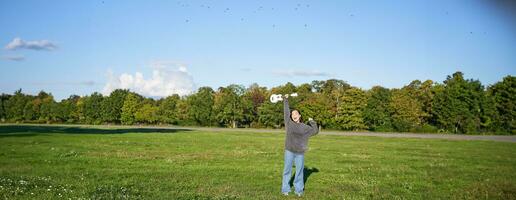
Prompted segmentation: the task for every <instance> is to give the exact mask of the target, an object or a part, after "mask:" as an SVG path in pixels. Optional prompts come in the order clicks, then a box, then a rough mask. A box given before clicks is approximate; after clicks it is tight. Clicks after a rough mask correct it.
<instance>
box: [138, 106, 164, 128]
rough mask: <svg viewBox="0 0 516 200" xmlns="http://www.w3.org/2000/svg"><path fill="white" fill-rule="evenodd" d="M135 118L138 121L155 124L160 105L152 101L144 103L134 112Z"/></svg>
mask: <svg viewBox="0 0 516 200" xmlns="http://www.w3.org/2000/svg"><path fill="white" fill-rule="evenodd" d="M134 119H135V120H136V122H138V123H146V124H155V123H156V122H157V121H158V107H156V106H154V105H153V104H152V103H143V105H142V106H140V107H139V108H138V109H137V111H136V113H134Z"/></svg>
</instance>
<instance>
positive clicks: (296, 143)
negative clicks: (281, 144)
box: [281, 94, 319, 196]
mask: <svg viewBox="0 0 516 200" xmlns="http://www.w3.org/2000/svg"><path fill="white" fill-rule="evenodd" d="M284 97H285V98H284V100H283V120H284V121H285V130H286V137H285V167H284V168H283V182H282V185H281V193H283V195H288V193H289V192H290V185H289V181H290V176H291V173H292V163H293V162H295V165H296V176H295V178H294V188H295V193H296V195H297V196H301V195H303V190H304V182H303V168H304V159H305V151H306V150H307V149H308V138H309V137H311V136H314V135H316V134H317V133H319V128H318V127H317V123H315V121H314V120H312V119H311V118H310V119H309V120H308V124H309V125H306V124H304V123H303V122H302V121H301V113H299V110H295V109H293V110H292V111H290V108H289V105H288V97H289V95H288V94H287V95H285V96H284Z"/></svg>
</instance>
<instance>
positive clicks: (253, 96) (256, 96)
mask: <svg viewBox="0 0 516 200" xmlns="http://www.w3.org/2000/svg"><path fill="white" fill-rule="evenodd" d="M268 97H269V93H268V92H267V88H266V87H260V86H259V85H258V84H256V83H254V84H252V85H251V86H249V88H247V90H246V92H245V94H244V95H243V97H242V98H243V101H246V102H250V103H251V106H252V108H251V115H250V117H249V121H248V123H249V124H250V127H254V128H259V127H261V125H262V124H261V123H260V122H259V120H258V119H259V112H258V108H259V107H260V106H261V105H262V104H263V103H264V102H265V101H268V99H269V98H268Z"/></svg>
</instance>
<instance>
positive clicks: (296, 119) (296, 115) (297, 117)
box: [291, 110, 301, 123]
mask: <svg viewBox="0 0 516 200" xmlns="http://www.w3.org/2000/svg"><path fill="white" fill-rule="evenodd" d="M291 115H292V120H293V121H294V122H296V123H299V120H300V119H301V114H299V111H297V110H293V111H292V113H291Z"/></svg>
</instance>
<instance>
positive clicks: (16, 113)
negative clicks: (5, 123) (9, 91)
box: [5, 89, 29, 122]
mask: <svg viewBox="0 0 516 200" xmlns="http://www.w3.org/2000/svg"><path fill="white" fill-rule="evenodd" d="M27 101H29V98H28V97H27V96H26V95H25V94H23V93H22V90H21V89H19V90H17V91H16V92H14V95H13V96H11V98H9V100H7V102H6V103H5V108H6V118H7V119H8V120H10V121H16V122H20V121H23V110H24V108H25V105H27Z"/></svg>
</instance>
